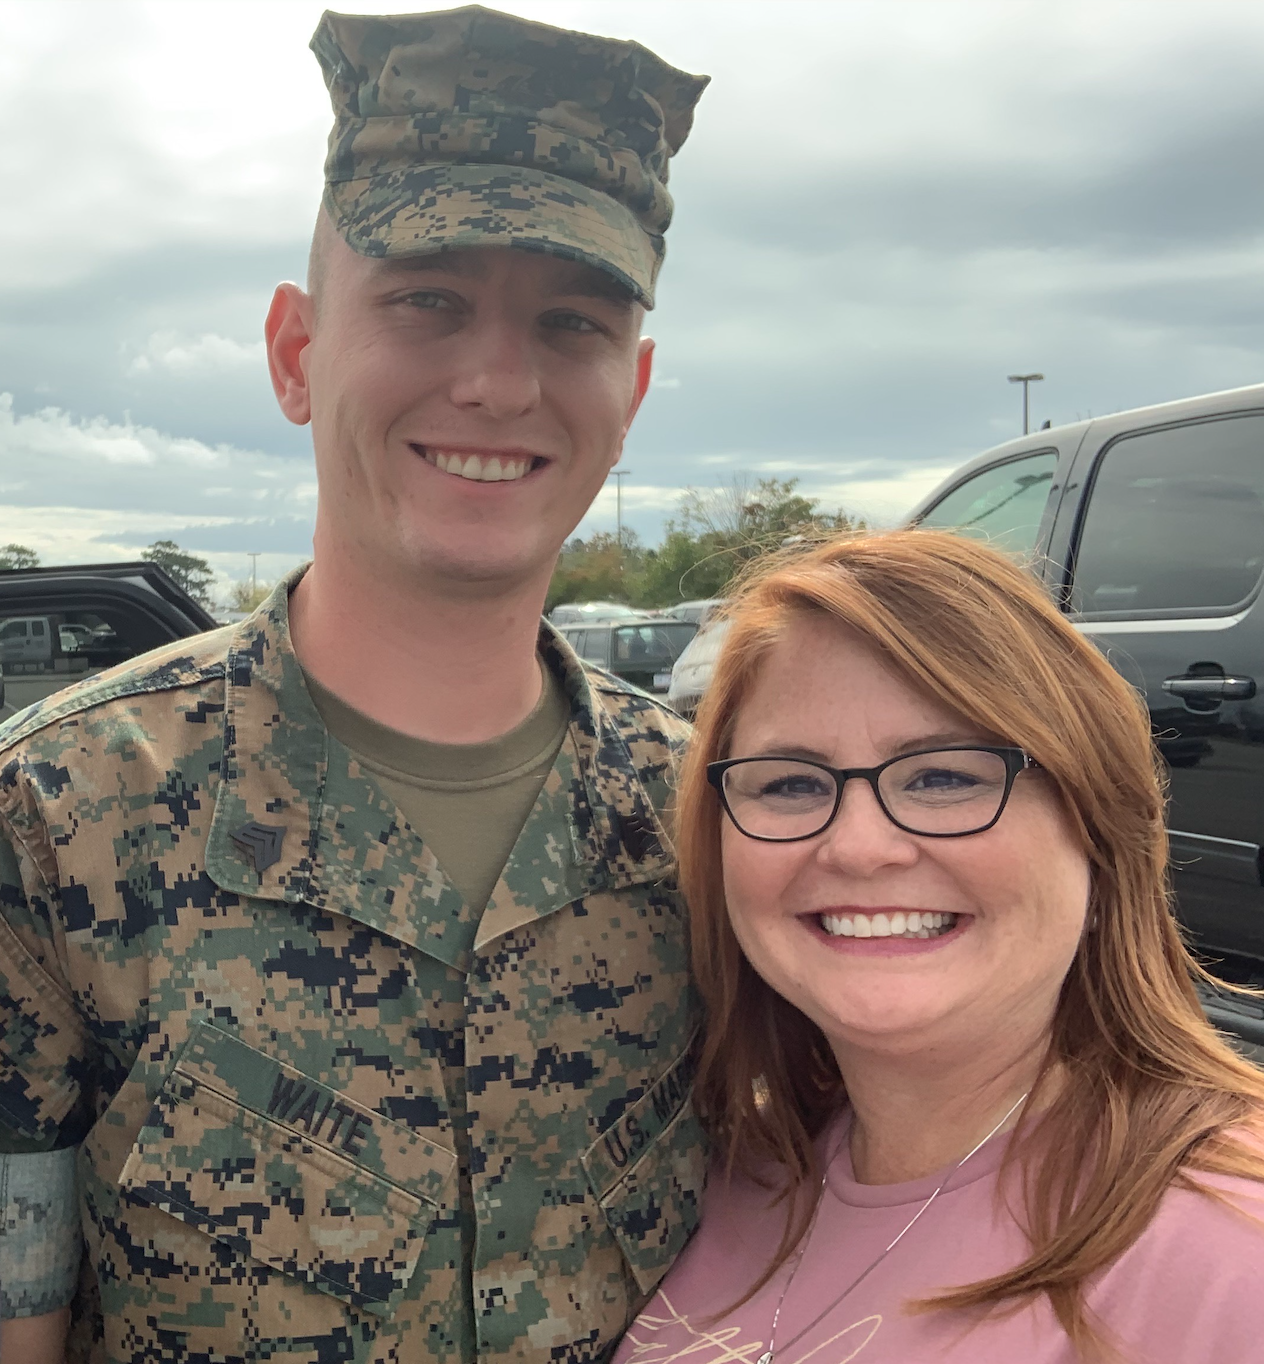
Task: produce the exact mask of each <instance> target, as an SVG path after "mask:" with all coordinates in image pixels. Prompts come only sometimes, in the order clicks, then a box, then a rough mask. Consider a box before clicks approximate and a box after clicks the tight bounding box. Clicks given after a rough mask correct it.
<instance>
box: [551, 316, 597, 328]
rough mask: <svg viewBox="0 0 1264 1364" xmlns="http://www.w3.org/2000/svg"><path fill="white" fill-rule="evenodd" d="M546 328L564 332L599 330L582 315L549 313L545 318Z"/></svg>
mask: <svg viewBox="0 0 1264 1364" xmlns="http://www.w3.org/2000/svg"><path fill="white" fill-rule="evenodd" d="M544 324H545V326H546V327H552V328H554V329H555V330H557V331H564V332H598V331H600V330H601V328H600V327H598V326H597V324H596V323H595V322H594V321H593V320H592V319H591V318H588V317H585V316H584V315H583V314H582V313H550V314H549V315H548V317H546V318H545V320H544Z"/></svg>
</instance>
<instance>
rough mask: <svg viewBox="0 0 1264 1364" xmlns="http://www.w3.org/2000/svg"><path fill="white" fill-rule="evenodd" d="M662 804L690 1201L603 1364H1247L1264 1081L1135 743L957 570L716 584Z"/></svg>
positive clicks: (860, 545)
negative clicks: (690, 1130) (1187, 899)
mask: <svg viewBox="0 0 1264 1364" xmlns="http://www.w3.org/2000/svg"><path fill="white" fill-rule="evenodd" d="M730 619H731V625H730V628H729V633H728V637H727V639H726V642H725V646H724V650H723V653H722V656H721V658H720V660H719V663H718V666H717V668H716V672H715V676H714V679H713V681H712V685H711V688H710V691H709V692H708V694H707V697H706V698H705V700H704V702H703V705H702V708H701V711H700V714H699V717H698V727H697V734H696V737H695V740H694V744H693V747H692V749H691V751H690V754H689V757H688V759H687V762H686V766H685V770H684V772H683V774H682V780H681V787H680V796H679V810H678V822H677V839H678V847H679V855H680V871H681V879H682V883H683V886H684V889H685V893H686V895H687V897H688V899H689V902H690V905H691V909H692V913H693V916H694V965H695V970H696V972H697V976H698V980H699V982H700V987H701V990H702V993H703V996H704V999H705V1002H706V1006H707V1015H708V1031H707V1034H706V1037H705V1038H704V1039H703V1043H702V1045H701V1050H700V1056H699V1062H698V1071H697V1076H696V1080H695V1086H694V1104H695V1107H696V1109H697V1111H698V1113H699V1116H700V1117H701V1118H702V1120H703V1122H704V1123H705V1124H706V1125H707V1127H708V1128H709V1131H710V1135H711V1140H712V1152H713V1165H712V1171H711V1176H710V1179H709V1182H708V1186H707V1190H706V1194H705V1198H704V1202H703V1208H702V1216H701V1225H700V1228H699V1230H698V1232H697V1233H696V1235H695V1237H694V1240H693V1241H692V1243H691V1244H690V1245H689V1246H688V1247H687V1248H686V1250H685V1251H684V1253H683V1254H682V1255H681V1257H680V1258H679V1259H678V1260H677V1262H676V1264H675V1266H674V1267H673V1269H672V1271H671V1272H670V1273H669V1274H668V1276H667V1278H666V1279H665V1280H664V1281H663V1283H662V1284H661V1285H660V1288H659V1291H658V1292H657V1293H656V1295H655V1296H654V1298H653V1299H652V1300H651V1301H650V1303H649V1305H648V1306H647V1307H646V1309H645V1311H644V1312H643V1313H642V1314H641V1316H640V1317H639V1318H638V1319H637V1321H636V1322H635V1323H634V1324H633V1326H632V1327H631V1329H630V1330H629V1332H628V1334H627V1336H626V1337H625V1339H624V1342H623V1344H622V1346H621V1348H620V1351H619V1354H618V1355H617V1357H616V1360H617V1364H668V1362H669V1361H672V1362H673V1364H675V1362H676V1361H687V1362H688V1364H721V1362H722V1361H723V1364H806V1362H807V1361H809V1360H810V1361H812V1364H840V1362H841V1361H851V1360H857V1361H860V1364H878V1361H886V1362H887V1364H922V1361H937V1362H938V1361H953V1362H954V1364H967V1361H969V1364H1002V1362H1003V1364H1055V1362H1056V1364H1070V1361H1078V1360H1091V1359H1101V1360H1103V1361H1106V1360H1120V1361H1132V1364H1194V1362H1195V1361H1206V1364H1213V1362H1214V1364H1246V1362H1247V1361H1260V1360H1264V1140H1262V1138H1264V1132H1262V1127H1261V1118H1262V1115H1264V1075H1261V1073H1260V1072H1259V1071H1257V1070H1256V1069H1255V1068H1254V1067H1252V1066H1251V1065H1250V1064H1249V1063H1248V1062H1247V1061H1245V1060H1243V1059H1242V1058H1240V1057H1239V1056H1238V1055H1237V1053H1235V1052H1234V1051H1233V1050H1231V1049H1230V1048H1229V1047H1228V1046H1227V1045H1226V1044H1225V1043H1224V1042H1223V1041H1222V1040H1221V1039H1220V1037H1219V1036H1218V1035H1217V1034H1216V1033H1215V1032H1214V1031H1213V1030H1212V1029H1211V1028H1210V1027H1209V1026H1208V1024H1207V1023H1206V1022H1205V1021H1204V1019H1203V1016H1202V1014H1201V1012H1200V1009H1199V1006H1198V1000H1197V997H1196V995H1195V992H1194V982H1195V980H1197V979H1199V978H1200V977H1201V976H1202V972H1201V970H1200V968H1199V967H1198V966H1197V965H1196V964H1195V963H1194V961H1193V959H1192V958H1191V957H1190V955H1189V954H1188V953H1187V951H1186V949H1185V947H1184V946H1183V944H1182V941H1181V938H1180V935H1179V932H1178V930H1177V928H1176V925H1175V923H1174V920H1173V918H1172V915H1171V912H1170V909H1169V903H1168V889H1167V872H1166V861H1167V845H1166V835H1165V832H1164V809H1163V793H1162V788H1161V783H1160V779H1159V777H1158V776H1157V774H1156V767H1155V761H1156V760H1155V756H1154V751H1153V747H1152V744H1151V739H1150V732H1149V725H1148V720H1147V715H1146V711H1145V707H1144V705H1143V704H1142V703H1141V701H1140V700H1139V698H1138V697H1137V696H1136V695H1135V694H1134V692H1133V691H1132V690H1131V689H1130V688H1129V687H1128V686H1127V684H1126V683H1125V682H1124V681H1123V680H1122V679H1121V678H1120V677H1119V675H1118V674H1117V673H1116V672H1115V671H1114V670H1113V669H1112V668H1111V667H1110V666H1109V665H1108V664H1107V662H1106V661H1105V660H1104V659H1103V658H1102V657H1101V655H1100V654H1099V653H1098V652H1097V651H1096V650H1095V649H1094V648H1093V647H1092V645H1091V644H1089V643H1088V642H1087V641H1085V640H1084V639H1083V637H1082V636H1081V635H1079V634H1078V633H1077V631H1076V630H1075V629H1074V627H1073V626H1072V625H1071V624H1070V623H1069V621H1068V620H1067V619H1066V618H1065V617H1064V616H1063V615H1062V614H1061V613H1060V612H1059V611H1058V610H1057V609H1056V608H1055V607H1054V606H1053V605H1052V604H1051V602H1050V601H1049V599H1048V597H1047V596H1046V595H1045V593H1044V591H1043V589H1042V588H1041V587H1040V586H1039V585H1038V583H1037V582H1036V580H1035V579H1034V578H1033V577H1031V576H1030V575H1029V574H1027V573H1026V572H1025V571H1024V570H1023V569H1021V568H1019V567H1017V566H1016V565H1014V564H1013V563H1012V562H1011V561H1009V560H1008V559H1006V558H1004V557H1003V556H1002V555H1000V554H998V553H996V552H994V551H992V550H990V549H988V548H986V547H983V546H981V545H978V544H976V543H973V542H970V541H968V540H964V539H959V538H956V537H953V536H949V535H945V534H941V533H936V532H929V531H927V532H923V531H900V532H892V533H889V534H882V535H872V536H864V537H857V538H847V539H841V540H837V541H833V542H830V543H828V544H825V545H822V546H819V547H816V548H814V549H812V550H809V551H806V552H800V553H798V554H795V555H793V556H791V557H785V558H782V559H779V560H778V561H776V562H774V563H773V564H772V565H771V566H770V567H768V568H766V569H764V570H763V571H762V572H760V574H759V575H758V576H757V577H756V578H754V579H753V580H752V581H750V582H749V583H748V584H747V586H746V587H745V589H744V591H743V592H741V593H740V594H739V596H738V598H737V600H736V602H735V604H734V605H733V607H732V608H731V611H730Z"/></svg>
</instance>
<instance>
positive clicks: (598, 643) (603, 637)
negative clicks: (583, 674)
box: [575, 630, 610, 667]
mask: <svg viewBox="0 0 1264 1364" xmlns="http://www.w3.org/2000/svg"><path fill="white" fill-rule="evenodd" d="M609 638H610V631H609V630H585V631H583V633H582V634H581V635H580V637H579V643H578V644H576V645H575V652H576V653H577V654H578V655H579V656H580V658H582V659H584V660H585V661H586V662H588V663H600V664H601V665H602V667H605V663H606V641H607V640H608V639H609Z"/></svg>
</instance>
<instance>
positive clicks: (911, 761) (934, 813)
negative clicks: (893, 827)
mask: <svg viewBox="0 0 1264 1364" xmlns="http://www.w3.org/2000/svg"><path fill="white" fill-rule="evenodd" d="M1006 782H1007V774H1006V765H1005V759H1004V758H1002V757H1000V756H999V755H998V754H996V753H986V752H984V751H982V750H981V749H974V748H968V749H944V750H942V751H939V752H935V753H915V754H910V755H909V756H908V757H907V758H900V759H897V760H896V761H895V762H893V763H891V764H890V766H888V767H885V768H883V769H882V771H881V773H879V775H878V791H879V793H880V796H881V803H882V805H883V807H884V808H885V810H886V813H887V815H888V816H889V817H890V818H891V819H893V820H895V822H896V823H897V824H901V825H903V826H904V828H906V829H908V830H910V831H911V832H913V833H922V834H963V833H972V832H973V831H974V830H976V829H981V828H983V827H984V826H985V825H987V824H990V823H991V822H992V820H993V819H995V818H996V815H997V812H998V811H999V810H1000V808H1001V805H1002V804H1003V803H1004V800H1005V787H1006ZM837 793H838V784H837V782H836V781H835V779H834V777H833V776H832V775H831V774H830V773H829V772H828V771H826V770H825V769H824V768H821V767H817V766H815V765H814V764H813V763H806V762H794V761H792V760H790V759H787V758H752V759H748V760H746V761H744V762H741V763H737V764H735V765H734V766H733V767H730V768H728V769H727V770H726V771H725V773H724V796H725V801H726V803H727V805H728V808H729V814H730V815H731V816H732V819H733V822H734V823H735V824H736V825H737V827H738V828H739V829H740V830H741V831H742V832H743V833H744V834H748V835H750V836H751V837H753V838H773V839H777V838H786V839H790V838H810V837H811V836H812V835H813V834H817V833H820V832H821V830H822V829H824V828H825V827H826V826H827V825H828V824H829V823H830V820H831V819H832V817H833V814H834V806H835V802H836V799H837Z"/></svg>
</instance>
